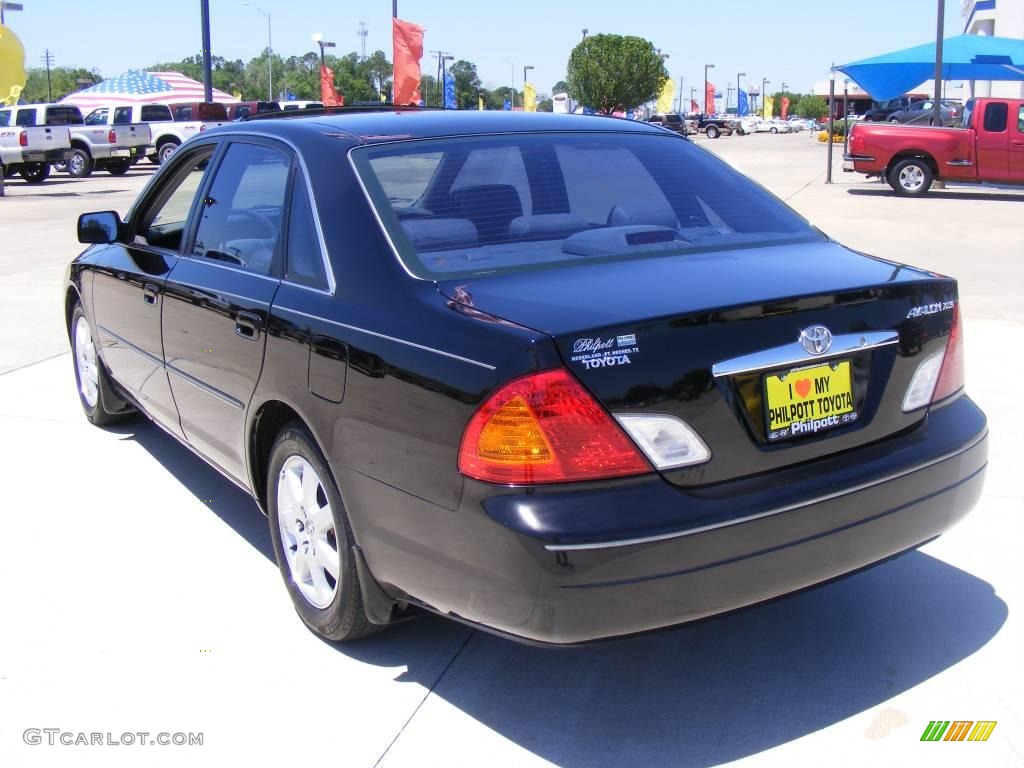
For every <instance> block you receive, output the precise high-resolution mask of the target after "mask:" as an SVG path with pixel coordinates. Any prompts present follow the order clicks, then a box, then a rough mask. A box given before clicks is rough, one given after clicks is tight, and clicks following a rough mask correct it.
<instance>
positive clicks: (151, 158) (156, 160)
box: [146, 155, 160, 165]
mask: <svg viewBox="0 0 1024 768" xmlns="http://www.w3.org/2000/svg"><path fill="white" fill-rule="evenodd" d="M146 159H147V160H149V162H151V163H152V164H153V165H160V158H159V157H157V156H156V155H146Z"/></svg>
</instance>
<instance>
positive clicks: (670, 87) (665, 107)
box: [655, 77, 676, 114]
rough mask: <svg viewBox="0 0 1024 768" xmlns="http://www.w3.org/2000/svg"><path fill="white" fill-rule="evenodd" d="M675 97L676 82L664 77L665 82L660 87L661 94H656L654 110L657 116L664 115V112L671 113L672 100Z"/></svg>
mask: <svg viewBox="0 0 1024 768" xmlns="http://www.w3.org/2000/svg"><path fill="white" fill-rule="evenodd" d="M675 97H676V81H675V80H673V79H672V78H671V77H666V78H665V82H664V83H663V84H662V86H661V93H660V94H658V103H657V104H656V105H655V109H656V110H657V111H658V113H659V114H665V113H666V112H671V111H672V100H673V99H674V98H675Z"/></svg>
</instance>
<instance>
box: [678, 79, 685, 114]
mask: <svg viewBox="0 0 1024 768" xmlns="http://www.w3.org/2000/svg"><path fill="white" fill-rule="evenodd" d="M685 79H686V78H685V77H682V76H680V77H679V114H680V115H681V114H683V80H685Z"/></svg>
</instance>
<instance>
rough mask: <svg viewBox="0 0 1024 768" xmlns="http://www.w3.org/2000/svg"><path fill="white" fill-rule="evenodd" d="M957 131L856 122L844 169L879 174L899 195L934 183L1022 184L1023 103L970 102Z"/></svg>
mask: <svg viewBox="0 0 1024 768" xmlns="http://www.w3.org/2000/svg"><path fill="white" fill-rule="evenodd" d="M960 126H961V127H959V128H933V127H931V126H909V125H895V124H892V125H890V124H885V123H858V124H856V125H855V126H854V127H853V130H852V131H851V132H850V142H849V149H848V150H847V154H846V155H844V157H843V170H844V171H855V172H857V173H865V174H867V175H868V176H869V177H871V176H881V177H883V178H885V179H886V180H887V181H888V182H889V185H890V186H891V187H892V188H893V189H894V190H896V193H897V194H900V195H909V196H917V195H923V194H924V193H925V192H927V191H928V189H929V187H931V185H932V181H934V180H936V179H939V180H941V181H957V182H975V183H980V182H990V183H994V184H1024V100H1022V99H996V98H986V99H981V98H979V99H971V100H969V101H968V102H967V104H966V105H964V111H963V115H962V116H961V121H960Z"/></svg>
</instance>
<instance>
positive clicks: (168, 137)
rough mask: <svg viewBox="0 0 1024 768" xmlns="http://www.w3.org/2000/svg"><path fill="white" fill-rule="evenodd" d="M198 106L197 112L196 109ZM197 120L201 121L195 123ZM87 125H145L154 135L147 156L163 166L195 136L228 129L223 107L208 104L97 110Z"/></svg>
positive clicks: (121, 106)
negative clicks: (218, 128)
mask: <svg viewBox="0 0 1024 768" xmlns="http://www.w3.org/2000/svg"><path fill="white" fill-rule="evenodd" d="M194 106H195V109H193V107H194ZM193 116H195V117H196V118H197V119H192V118H193ZM85 122H86V123H91V122H97V123H101V124H103V125H110V126H117V125H121V124H124V123H136V124H138V123H143V124H145V125H148V126H149V129H150V132H151V134H152V136H151V138H150V143H149V147H148V148H147V149H146V150H145V154H146V155H147V156H148V157H149V159H150V161H151V162H153V163H156V164H157V165H159V164H160V163H162V162H163V161H164V160H166V159H167V158H168V157H170V156H171V154H172V153H173V152H174V150H176V149H177V148H178V147H180V146H181V144H182V142H184V141H187V140H188V139H190V138H192V137H193V136H198V135H199V134H200V133H202V132H203V131H205V130H208V129H210V128H216V127H217V126H219V125H224V124H225V123H226V122H228V121H227V113H226V112H225V111H224V106H223V105H222V104H208V105H204V107H203V108H199V107H198V106H196V105H192V104H175V105H173V106H168V105H167V104H131V105H129V104H114V103H112V104H109V105H104V106H101V107H97V108H96V109H94V110H93V111H92V112H90V113H89V114H88V115H86V116H85Z"/></svg>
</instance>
